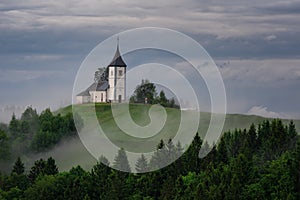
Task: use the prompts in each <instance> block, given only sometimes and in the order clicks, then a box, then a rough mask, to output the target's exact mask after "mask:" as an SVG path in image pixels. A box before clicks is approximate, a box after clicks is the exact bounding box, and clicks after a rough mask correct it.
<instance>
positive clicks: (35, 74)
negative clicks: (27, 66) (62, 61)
mask: <svg viewBox="0 0 300 200" xmlns="http://www.w3.org/2000/svg"><path fill="white" fill-rule="evenodd" d="M61 75H62V72H60V71H38V70H30V71H29V70H0V82H6V83H7V82H13V83H18V82H24V81H31V80H35V79H39V78H46V77H47V78H49V77H56V78H57V76H61Z"/></svg>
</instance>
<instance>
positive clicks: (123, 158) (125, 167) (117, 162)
mask: <svg viewBox="0 0 300 200" xmlns="http://www.w3.org/2000/svg"><path fill="white" fill-rule="evenodd" d="M113 167H114V168H115V169H118V170H120V171H125V172H131V169H130V165H129V162H128V159H127V155H126V152H125V151H124V149H123V148H121V149H119V151H118V154H117V155H116V157H115V159H114V163H113Z"/></svg>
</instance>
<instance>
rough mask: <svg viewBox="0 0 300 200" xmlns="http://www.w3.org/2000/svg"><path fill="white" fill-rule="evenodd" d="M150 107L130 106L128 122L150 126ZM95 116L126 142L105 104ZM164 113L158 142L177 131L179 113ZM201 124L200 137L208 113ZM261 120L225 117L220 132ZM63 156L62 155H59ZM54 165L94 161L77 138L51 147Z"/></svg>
mask: <svg viewBox="0 0 300 200" xmlns="http://www.w3.org/2000/svg"><path fill="white" fill-rule="evenodd" d="M79 107H80V108H79V109H82V110H84V111H85V115H87V116H89V115H91V114H92V112H91V109H89V108H91V104H83V105H79ZM150 107H151V106H150V105H144V104H131V105H130V114H131V117H132V119H133V120H134V121H135V122H136V123H137V124H139V125H141V126H145V125H147V124H148V123H149V122H150V118H149V116H148V111H149V109H150ZM95 108H96V115H97V117H98V119H99V122H100V124H101V125H103V127H104V129H105V130H106V131H107V132H111V135H110V137H111V139H113V140H114V142H116V143H118V145H120V144H122V141H124V140H127V139H128V138H127V136H126V135H123V133H122V132H121V131H120V130H119V129H116V128H115V123H114V120H113V117H112V114H111V106H110V105H109V104H96V105H95ZM69 112H72V106H71V105H70V106H67V107H64V108H62V109H59V110H58V111H56V112H55V113H56V114H61V115H64V114H67V113H69ZM166 112H167V115H168V119H167V122H166V125H167V128H166V129H164V130H163V131H164V133H165V134H164V136H165V138H160V139H165V140H166V139H168V137H169V136H172V134H173V130H176V128H177V127H178V122H179V117H180V110H178V109H175V108H166ZM200 115H201V120H200V125H199V129H198V132H199V134H200V135H203V132H205V131H206V130H207V126H208V124H209V121H210V117H211V115H210V113H207V112H201V113H200ZM264 120H272V119H271V118H264V117H261V116H255V115H242V114H227V115H226V120H225V124H224V128H223V132H226V131H228V130H235V129H245V128H249V127H250V125H251V124H252V123H254V124H255V125H257V124H259V123H261V122H263V121H264ZM282 121H283V123H284V124H287V123H289V121H290V120H287V119H283V120H282ZM293 121H294V123H295V125H296V129H297V131H298V133H299V132H300V120H293ZM153 145H157V144H154V143H153V144H151V143H149V147H145V146H143V147H142V148H150V147H151V146H153ZM61 152H63V154H62V153H61ZM53 155H54V157H55V159H56V160H57V162H58V165H59V167H60V169H61V170H66V169H70V168H71V167H72V166H75V165H78V164H79V165H81V166H83V167H84V168H90V167H91V166H92V165H93V164H95V162H96V160H95V159H94V158H93V157H92V156H91V155H90V154H89V153H88V151H87V150H86V149H85V147H84V146H83V145H82V143H81V141H80V140H79V138H78V137H76V138H75V139H72V140H71V141H63V142H62V143H61V144H60V145H58V146H57V147H55V148H54V149H53V150H52V151H50V152H48V153H47V155H46V156H53Z"/></svg>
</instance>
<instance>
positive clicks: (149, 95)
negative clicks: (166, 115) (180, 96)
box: [130, 80, 179, 108]
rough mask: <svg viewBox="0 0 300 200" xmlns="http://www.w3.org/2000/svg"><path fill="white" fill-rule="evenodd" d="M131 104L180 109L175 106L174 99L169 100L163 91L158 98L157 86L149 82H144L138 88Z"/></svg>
mask: <svg viewBox="0 0 300 200" xmlns="http://www.w3.org/2000/svg"><path fill="white" fill-rule="evenodd" d="M130 103H145V104H160V105H162V106H164V107H170V108H179V106H178V105H176V104H175V100H174V98H172V99H170V100H169V99H167V97H166V95H165V92H164V91H163V90H161V91H160V93H159V96H157V91H156V86H155V85H154V83H151V82H149V80H142V83H141V84H140V85H138V86H136V88H135V91H134V93H133V95H132V96H131V97H130Z"/></svg>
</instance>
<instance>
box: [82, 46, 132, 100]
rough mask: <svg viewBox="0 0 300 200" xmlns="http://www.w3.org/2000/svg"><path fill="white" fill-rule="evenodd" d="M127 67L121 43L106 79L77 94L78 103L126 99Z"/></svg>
mask: <svg viewBox="0 0 300 200" xmlns="http://www.w3.org/2000/svg"><path fill="white" fill-rule="evenodd" d="M126 67H127V65H126V64H125V62H124V61H123V59H122V57H121V55H120V51H119V44H118V45H117V50H116V53H115V56H114V57H113V59H112V61H111V63H110V64H109V65H108V66H107V67H106V77H105V80H100V81H98V82H94V83H93V84H92V85H91V86H89V87H88V88H87V89H86V90H84V91H83V92H81V93H79V94H78V95H77V96H76V100H77V103H78V104H84V103H101V102H115V103H122V102H124V101H125V98H126V96H125V95H126V93H125V88H126Z"/></svg>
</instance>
